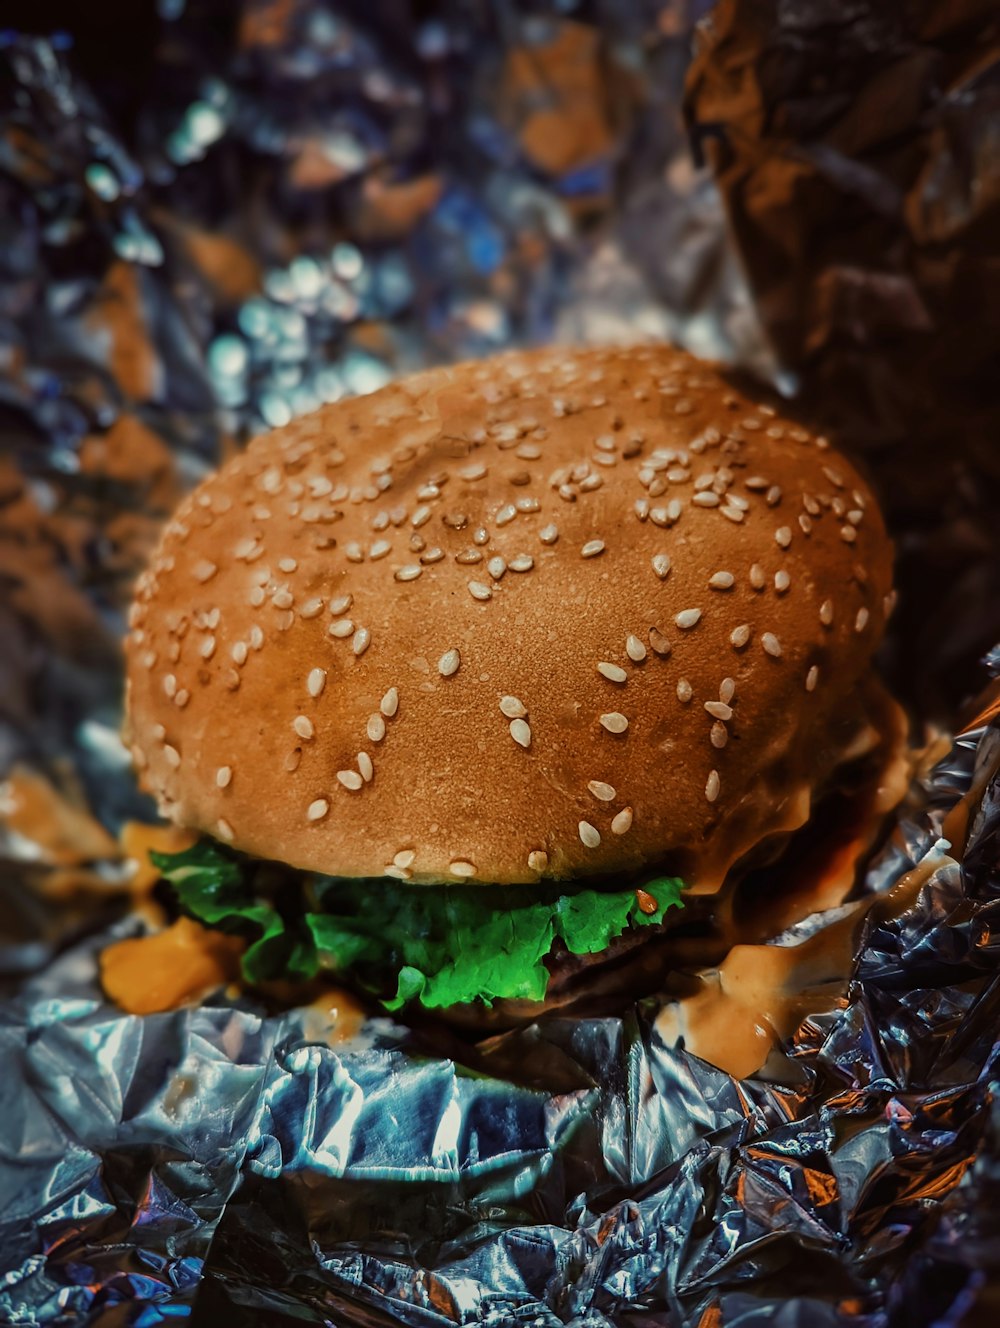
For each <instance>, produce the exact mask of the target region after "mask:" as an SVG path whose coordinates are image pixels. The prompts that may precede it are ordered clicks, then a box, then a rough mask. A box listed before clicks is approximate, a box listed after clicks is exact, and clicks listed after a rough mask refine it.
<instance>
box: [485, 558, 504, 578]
mask: <svg viewBox="0 0 1000 1328" xmlns="http://www.w3.org/2000/svg"><path fill="white" fill-rule="evenodd" d="M486 570H487V572H489V574H490V576H491V577H492V578H493V580H494V581H499V580H500V578H501V577H502V576H503V574H504V572H506V570H507V562H506V560H505V559H504V558H501V557H500V555H499V554H496V555H495V556H494V557H492V558H491V559H490V560H489V562H488V563H487V564H486Z"/></svg>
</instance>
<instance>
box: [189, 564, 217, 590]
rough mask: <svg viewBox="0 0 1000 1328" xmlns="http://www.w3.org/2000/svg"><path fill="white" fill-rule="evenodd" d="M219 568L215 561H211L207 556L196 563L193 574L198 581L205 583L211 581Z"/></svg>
mask: <svg viewBox="0 0 1000 1328" xmlns="http://www.w3.org/2000/svg"><path fill="white" fill-rule="evenodd" d="M218 570H219V569H218V568H217V567H216V565H215V563H210V562H209V561H208V559H207V558H203V559H202V560H201V561H200V562H197V563H195V565H194V567H193V568H192V569H191V574H192V576H193V577H194V579H195V580H196V581H199V582H201V584H202V585H204V584H205V582H206V581H211V579H212V577H213V576H215V574H216V572H217V571H218Z"/></svg>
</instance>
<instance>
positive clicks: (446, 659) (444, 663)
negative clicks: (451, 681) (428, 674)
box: [438, 648, 462, 678]
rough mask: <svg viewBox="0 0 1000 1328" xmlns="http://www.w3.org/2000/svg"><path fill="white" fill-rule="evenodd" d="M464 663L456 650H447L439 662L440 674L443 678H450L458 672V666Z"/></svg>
mask: <svg viewBox="0 0 1000 1328" xmlns="http://www.w3.org/2000/svg"><path fill="white" fill-rule="evenodd" d="M461 662H462V656H461V655H460V654H459V653H458V651H457V650H455V649H454V648H453V649H451V650H446V651H445V652H444V654H443V655H442V656H441V658H440V659H439V660H438V673H440V675H441V677H442V678H450V677H451V675H452V674H453V673H457V672H458V666H459V664H461Z"/></svg>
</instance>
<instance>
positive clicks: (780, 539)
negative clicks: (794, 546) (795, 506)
mask: <svg viewBox="0 0 1000 1328" xmlns="http://www.w3.org/2000/svg"><path fill="white" fill-rule="evenodd" d="M774 542H775V544H778V545H780V547H781V548H783V549H787V548H788V546H789V544H791V542H792V531H791V527H790V526H779V527H778V529H777V530H776V531H775V532H774Z"/></svg>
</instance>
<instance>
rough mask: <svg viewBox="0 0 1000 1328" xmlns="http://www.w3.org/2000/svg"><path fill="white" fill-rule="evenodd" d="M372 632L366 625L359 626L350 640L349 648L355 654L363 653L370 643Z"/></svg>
mask: <svg viewBox="0 0 1000 1328" xmlns="http://www.w3.org/2000/svg"><path fill="white" fill-rule="evenodd" d="M371 640H372V634H371V632H369V630H368V628H367V627H359V628H358V630H357V631H356V632H355V633H354V636H353V638H352V640H351V649H352V650H353V651H354V653H355V654H356V655H363V654H364V653H365V651H366V650H367V649H368V647H369V646H370V645H371Z"/></svg>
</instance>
